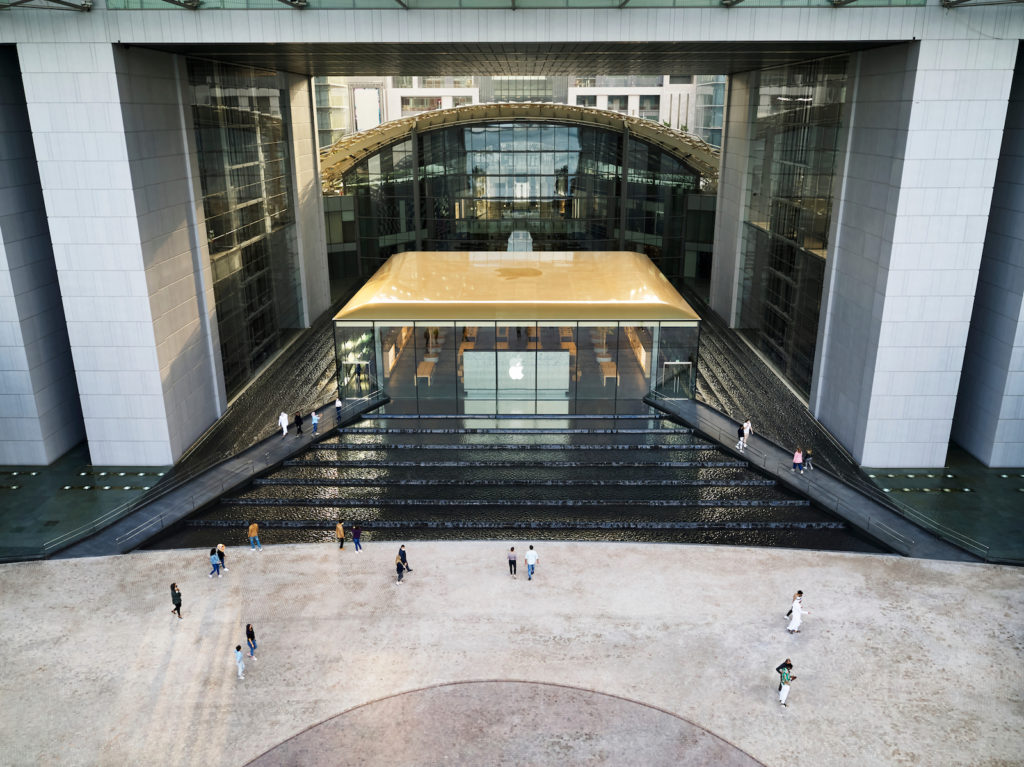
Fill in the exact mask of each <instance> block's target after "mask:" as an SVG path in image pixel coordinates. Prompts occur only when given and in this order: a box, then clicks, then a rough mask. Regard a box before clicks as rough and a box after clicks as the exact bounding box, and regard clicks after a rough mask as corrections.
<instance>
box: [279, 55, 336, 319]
mask: <svg viewBox="0 0 1024 767" xmlns="http://www.w3.org/2000/svg"><path fill="white" fill-rule="evenodd" d="M287 77H288V97H289V99H288V100H289V111H290V117H291V125H290V136H291V158H292V169H293V170H292V179H293V181H294V183H293V185H292V188H293V196H294V208H295V237H296V241H297V245H298V247H297V252H298V257H299V258H298V260H299V269H300V273H301V280H302V285H301V287H302V307H303V312H304V314H303V317H304V321H305V325H306V326H307V327H308V326H309V324H310V323H311V322H312V321H313V320H315V319H316V318H317V317H318V316H319V315H320V314H321V313H322V312H324V311H326V310H327V308H328V307H329V306H330V305H331V281H330V278H329V276H328V272H327V230H326V228H325V226H324V196H323V191H322V189H321V186H320V150H319V147H318V146H317V144H318V141H317V133H316V120H315V114H314V109H315V106H314V101H313V89H312V82H311V81H310V79H309V78H308V77H303V76H302V75H287Z"/></svg>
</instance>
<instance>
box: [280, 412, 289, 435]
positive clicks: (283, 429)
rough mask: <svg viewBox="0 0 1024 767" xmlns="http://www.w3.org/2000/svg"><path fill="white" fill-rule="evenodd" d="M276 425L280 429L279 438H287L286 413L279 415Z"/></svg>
mask: <svg viewBox="0 0 1024 767" xmlns="http://www.w3.org/2000/svg"><path fill="white" fill-rule="evenodd" d="M277 425H278V426H280V427H281V436H282V437H287V436H288V414H287V413H281V415H279V416H278V417H277Z"/></svg>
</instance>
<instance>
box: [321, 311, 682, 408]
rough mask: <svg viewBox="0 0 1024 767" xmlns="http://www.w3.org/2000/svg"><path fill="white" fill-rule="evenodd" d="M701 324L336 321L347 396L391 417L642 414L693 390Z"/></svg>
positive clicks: (342, 383)
mask: <svg viewBox="0 0 1024 767" xmlns="http://www.w3.org/2000/svg"><path fill="white" fill-rule="evenodd" d="M699 333H700V330H699V322H697V321H692V322H687V321H678V322H625V321H622V322H616V321H614V320H602V321H594V322H573V321H564V322H550V321H549V322H532V323H531V322H523V321H516V322H507V321H506V322H502V321H498V322H493V321H492V322H473V323H457V322H438V321H436V320H433V321H430V322H426V323H420V322H406V323H402V322H346V321H335V342H336V350H337V362H338V390H339V392H340V394H339V396H341V397H342V398H343V399H345V398H358V397H362V396H365V395H366V394H367V393H369V392H370V391H373V390H374V389H376V388H378V387H379V388H381V389H383V390H384V391H385V392H386V393H387V394H388V396H389V397H391V402H390V403H389V405H388V410H389V412H393V413H459V414H463V413H464V414H490V413H505V414H513V413H517V414H566V415H572V414H585V413H614V412H627V413H628V412H636V410H637V407H638V405H639V403H640V402H641V401H642V399H643V397H644V396H645V395H646V394H648V393H649V392H650V391H652V390H654V391H656V392H658V393H659V394H662V395H664V396H666V397H669V398H674V399H684V398H690V397H692V396H693V387H694V382H695V379H696V367H695V361H696V356H697V344H698V337H699Z"/></svg>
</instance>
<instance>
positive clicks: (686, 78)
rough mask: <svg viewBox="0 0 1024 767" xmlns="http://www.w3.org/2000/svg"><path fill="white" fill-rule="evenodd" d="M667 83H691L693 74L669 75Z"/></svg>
mask: <svg viewBox="0 0 1024 767" xmlns="http://www.w3.org/2000/svg"><path fill="white" fill-rule="evenodd" d="M668 84H669V85H692V84H693V75H669V76H668Z"/></svg>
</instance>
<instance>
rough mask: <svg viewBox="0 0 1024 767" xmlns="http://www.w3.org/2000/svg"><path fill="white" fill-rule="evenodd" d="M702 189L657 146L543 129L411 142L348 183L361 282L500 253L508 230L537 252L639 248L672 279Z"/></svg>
mask: <svg viewBox="0 0 1024 767" xmlns="http://www.w3.org/2000/svg"><path fill="white" fill-rule="evenodd" d="M699 188H700V177H699V174H698V173H697V172H696V171H694V170H693V169H691V168H690V167H688V166H686V165H684V164H683V163H682V162H681V161H680V160H678V159H676V158H675V157H673V156H672V155H671V154H669V153H668V152H667V151H664V150H662V149H660V148H657V147H655V146H652V145H649V144H647V143H645V142H643V141H640V140H638V139H636V138H633V137H629V136H627V135H624V134H623V133H620V132H617V131H613V130H605V129H602V128H597V127H592V126H582V125H571V124H563V123H543V122H515V123H511V122H496V123H481V124H473V125H464V126H454V127H450V128H441V129H436V130H431V131H428V132H424V133H422V134H415V137H414V138H409V139H406V140H404V141H400V142H398V143H396V144H393V145H391V146H389V147H386V148H385V149H383V150H381V151H380V152H378V153H377V154H375V155H373V156H371V157H369V158H368V159H367V160H365V161H363V162H361V163H359V164H357V165H355V166H354V167H353V168H352V169H351V170H349V171H348V172H347V173H346V174H345V177H344V189H345V191H346V194H348V195H351V196H353V197H355V200H356V202H355V211H356V229H357V243H356V244H357V251H358V256H359V259H360V271H361V273H362V274H364V275H369V274H372V273H373V272H374V271H376V269H377V268H378V267H379V266H380V265H381V264H383V262H384V261H385V260H386V259H387V258H388V257H389V256H391V255H393V254H395V253H400V252H403V251H406V250H426V251H435V250H436V251H444V250H472V251H481V250H505V248H506V247H507V244H508V238H509V235H510V234H511V233H512V232H513V231H527V232H529V233H530V235H531V236H532V238H533V244H534V245H533V246H534V250H540V251H551V250H557V251H571V250H584V251H585V250H632V251H637V252H641V253H645V254H646V255H647V256H649V257H650V258H651V259H652V260H653V261H654V262H655V263H656V264H657V265H658V266H659V268H660V269H661V270H662V271H663V272H664V273H665V274H666V275H668V276H669V277H670V278H671V277H675V276H678V275H680V273H681V271H682V265H681V263H682V259H683V254H684V252H685V250H686V248H685V237H686V233H687V231H688V228H687V221H686V217H687V211H688V208H689V206H688V205H687V199H688V198H689V197H690V196H691V195H698V194H699ZM705 228H706V227H705ZM690 231H693V232H696V233H699V232H703V231H704V228H694V227H690ZM709 242H710V240H709Z"/></svg>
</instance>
